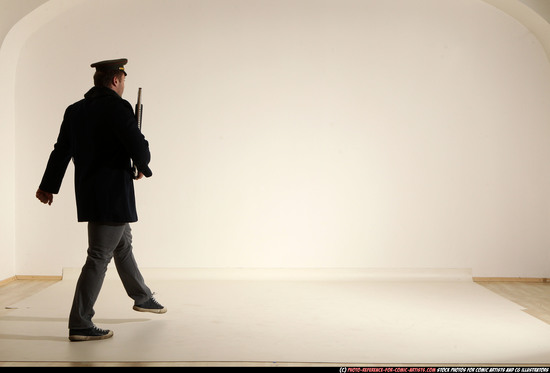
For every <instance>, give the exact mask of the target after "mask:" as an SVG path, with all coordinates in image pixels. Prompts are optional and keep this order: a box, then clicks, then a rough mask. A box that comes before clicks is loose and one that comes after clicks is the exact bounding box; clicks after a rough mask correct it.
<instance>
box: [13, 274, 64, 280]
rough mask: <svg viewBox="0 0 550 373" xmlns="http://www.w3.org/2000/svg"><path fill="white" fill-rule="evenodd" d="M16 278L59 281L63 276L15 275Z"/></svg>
mask: <svg viewBox="0 0 550 373" xmlns="http://www.w3.org/2000/svg"><path fill="white" fill-rule="evenodd" d="M15 279H16V280H43V281H61V280H63V276H34V275H16V276H15Z"/></svg>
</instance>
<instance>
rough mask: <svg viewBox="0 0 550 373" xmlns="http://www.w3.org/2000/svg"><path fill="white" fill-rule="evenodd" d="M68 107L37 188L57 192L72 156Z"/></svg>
mask: <svg viewBox="0 0 550 373" xmlns="http://www.w3.org/2000/svg"><path fill="white" fill-rule="evenodd" d="M70 109H71V108H70V107H69V108H67V110H66V111H65V115H64V117H63V122H62V123H61V129H60V130H59V135H58V137H57V142H56V143H55V145H54V149H53V150H52V152H51V153H50V158H49V159H48V164H47V166H46V170H45V171H44V175H43V176H42V181H41V183H40V186H39V188H40V189H41V190H43V191H45V192H49V193H53V194H57V193H59V189H60V188H61V183H62V181H63V177H64V176H65V172H66V171H67V166H68V165H69V161H70V160H71V158H72V156H73V154H72V153H73V152H72V147H71V128H70V125H69V122H70V121H69V116H70Z"/></svg>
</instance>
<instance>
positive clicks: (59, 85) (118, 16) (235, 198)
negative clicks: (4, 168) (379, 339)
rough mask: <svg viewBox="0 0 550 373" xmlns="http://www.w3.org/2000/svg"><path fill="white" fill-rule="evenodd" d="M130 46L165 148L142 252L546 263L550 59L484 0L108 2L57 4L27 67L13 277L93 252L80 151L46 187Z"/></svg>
mask: <svg viewBox="0 0 550 373" xmlns="http://www.w3.org/2000/svg"><path fill="white" fill-rule="evenodd" d="M107 5H108V8H109V9H110V11H109V12H105V11H104V9H106V7H107ZM98 20H102V21H101V23H99V22H98ZM99 24H101V26H98V25H99ZM118 57H127V58H129V60H130V63H129V64H128V66H127V68H128V72H129V75H128V78H127V88H126V94H125V96H126V98H127V99H129V100H130V101H131V102H134V101H135V94H136V92H137V88H138V87H143V89H144V105H145V111H144V125H143V126H144V127H143V130H144V132H145V134H146V136H147V137H148V139H149V140H150V143H151V149H152V152H153V161H152V164H151V167H152V169H153V172H154V177H153V178H151V179H149V180H144V181H140V182H139V183H138V184H137V193H138V209H139V214H140V222H139V223H137V224H135V225H134V237H135V249H136V255H137V257H138V260H139V262H140V263H141V266H142V267H336V268H357V267H359V268H404V267H406V268H472V270H473V274H474V275H475V276H523V277H529V276H533V277H548V276H549V275H550V273H549V272H550V271H549V270H548V265H549V264H550V263H549V260H548V244H549V240H550V237H549V233H548V222H549V216H548V209H549V206H550V204H549V193H548V190H550V174H549V171H550V170H549V167H548V164H547V163H548V162H547V159H549V156H550V149H549V148H548V140H549V139H550V127H549V126H548V123H547V122H548V118H549V117H550V105H548V103H549V99H550V85H549V80H550V69H549V67H550V65H549V64H548V60H547V58H546V56H545V53H544V50H543V48H542V46H541V45H540V43H539V42H538V40H537V39H536V38H535V37H534V36H533V34H532V33H530V32H529V31H528V30H527V29H526V28H525V26H523V25H521V24H520V23H519V22H517V21H515V20H514V19H513V18H511V17H510V16H508V15H506V14H504V13H502V12H500V11H498V10H497V9H496V8H494V7H492V6H490V5H488V4H487V3H484V2H482V1H479V0H446V1H441V0H418V1H414V2H411V1H409V0H401V1H387V0H371V1H365V0H343V1H342V0H333V1H319V0H277V1H275V0H240V1H237V0H232V1H225V0H206V1H205V0H200V1H199V0H194V1H191V0H189V1H180V0H178V1H176V0H172V1H170V0H162V1H158V0H155V1H143V0H142V1H135V0H119V1H116V2H112V1H110V0H109V1H107V0H94V1H84V2H82V3H78V4H77V5H75V6H73V7H71V8H70V9H68V10H67V11H65V12H63V13H61V14H59V15H58V16H57V17H56V18H55V19H53V20H52V21H51V22H49V23H47V24H44V25H43V26H42V27H40V29H39V30H37V32H36V33H35V34H33V35H32V36H30V37H29V38H28V40H27V42H26V43H25V45H24V47H23V48H22V50H21V54H20V59H19V61H18V66H17V74H16V77H15V78H16V85H15V86H16V93H15V105H16V106H15V123H16V130H15V154H16V161H15V170H16V179H15V181H16V183H15V190H16V192H15V201H16V220H15V223H16V224H15V226H16V237H17V242H16V254H17V256H16V271H17V273H18V274H59V273H60V271H61V268H63V267H79V266H81V265H82V263H83V260H84V255H85V249H86V237H85V225H84V224H77V223H76V222H75V221H76V211H75V207H74V196H73V192H72V168H71V169H70V170H69V172H68V174H67V177H66V180H65V183H64V186H63V188H62V190H61V194H60V195H59V196H56V199H55V202H54V205H53V206H51V207H46V206H42V205H41V204H40V203H38V202H37V201H36V200H35V199H34V192H35V190H36V187H37V186H38V183H39V181H40V178H41V175H42V172H43V169H44V166H45V163H46V160H47V156H48V154H49V152H50V151H51V149H52V146H53V143H54V141H55V138H56V136H57V131H58V128H59V124H60V120H61V116H62V114H63V111H64V109H65V107H66V106H67V105H68V104H70V103H72V102H73V101H75V100H77V99H79V98H80V97H81V96H82V94H83V93H84V92H85V91H86V90H87V89H88V88H89V87H90V85H91V76H92V70H91V69H90V68H89V64H90V63H91V62H94V61H96V60H100V59H107V58H118Z"/></svg>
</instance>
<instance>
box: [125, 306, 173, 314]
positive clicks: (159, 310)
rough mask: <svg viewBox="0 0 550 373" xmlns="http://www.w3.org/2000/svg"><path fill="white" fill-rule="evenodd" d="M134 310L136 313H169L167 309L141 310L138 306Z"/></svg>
mask: <svg viewBox="0 0 550 373" xmlns="http://www.w3.org/2000/svg"><path fill="white" fill-rule="evenodd" d="M133 308H134V311H138V312H151V313H166V311H168V310H167V309H166V308H161V309H153V308H141V307H138V306H134V307H133Z"/></svg>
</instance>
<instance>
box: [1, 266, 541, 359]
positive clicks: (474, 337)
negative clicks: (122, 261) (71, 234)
mask: <svg viewBox="0 0 550 373" xmlns="http://www.w3.org/2000/svg"><path fill="white" fill-rule="evenodd" d="M242 273H243V272H231V273H227V272H223V270H221V271H215V270H213V271H207V272H203V273H199V272H192V271H191V272H189V271H183V272H182V271H181V270H169V269H166V270H149V271H147V270H145V271H144V275H145V277H146V279H147V281H148V283H149V286H150V287H151V288H152V289H153V290H154V291H155V292H156V297H157V299H159V301H161V302H162V303H163V304H164V305H165V306H166V307H168V313H166V314H164V315H154V314H149V313H138V312H135V311H133V310H132V301H131V300H130V299H129V298H128V297H127V296H126V295H125V293H124V290H123V288H122V286H121V284H120V281H119V280H118V278H117V277H116V272H115V271H114V270H112V269H110V270H109V276H108V279H107V280H106V282H105V285H104V288H103V290H102V292H101V295H100V298H99V300H98V302H97V306H96V317H95V319H94V320H95V322H96V324H97V325H98V326H100V327H103V328H108V329H112V330H113V331H114V333H115V334H114V337H113V338H111V339H109V340H105V341H93V342H80V343H71V342H69V341H68V339H67V336H68V331H67V329H66V325H67V314H68V311H69V307H70V303H71V299H72V294H73V291H74V285H75V282H76V277H77V275H78V271H76V270H73V271H70V270H67V271H66V272H65V273H64V279H63V280H62V281H60V282H58V283H56V284H54V285H52V286H50V287H48V288H46V289H44V290H43V291H41V292H39V293H38V294H36V295H34V296H32V297H30V298H27V299H25V300H23V301H21V302H18V303H17V304H14V305H12V306H10V309H9V310H8V312H4V313H3V314H2V315H1V316H0V362H29V363H30V362H51V363H54V362H121V363H124V362H181V363H193V364H206V365H208V364H222V365H223V364H237V365H239V364H252V365H253V364H270V365H277V364H306V365H307V364H321V365H322V364H327V365H328V364H340V365H359V364H366V365H409V364H410V365H444V364H448V365H482V364H497V365H498V364H503V365H523V364H534V365H548V364H550V325H548V324H546V323H545V322H543V321H541V320H539V319H537V318H535V317H533V316H530V315H529V314H527V313H525V312H523V311H522V308H521V307H520V306H518V305H517V304H516V303H513V302H511V301H509V300H506V299H505V298H503V297H500V296H498V295H497V294H495V293H493V292H491V291H489V290H488V289H486V288H484V287H482V286H480V285H478V284H476V283H474V282H472V281H471V279H470V278H468V277H467V276H461V275H460V274H458V275H457V274H456V273H451V274H450V275H449V274H444V273H435V275H434V274H433V273H431V274H429V275H426V276H420V277H419V276H412V277H410V276H409V275H410V274H409V273H405V274H404V275H400V276H384V275H381V273H375V274H374V275H372V273H371V274H370V275H366V276H365V275H364V274H363V275H362V274H361V273H359V272H358V273H357V274H354V273H352V272H349V271H348V272H347V273H348V275H347V276H339V275H338V274H334V273H331V272H330V271H329V272H327V271H318V272H311V271H309V272H308V271H306V272H299V271H290V272H289V271H282V272H274V271H249V272H246V271H245V272H244V273H245V275H242ZM312 273H314V275H312ZM394 274H395V273H394Z"/></svg>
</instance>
